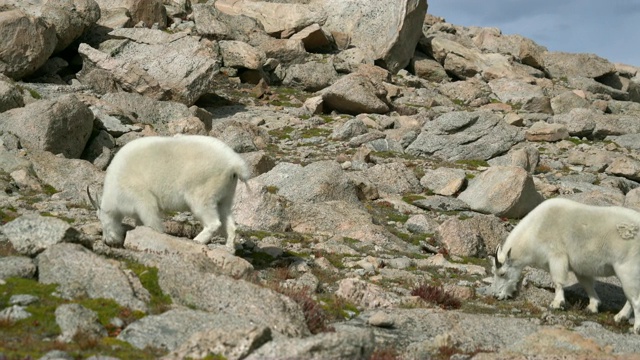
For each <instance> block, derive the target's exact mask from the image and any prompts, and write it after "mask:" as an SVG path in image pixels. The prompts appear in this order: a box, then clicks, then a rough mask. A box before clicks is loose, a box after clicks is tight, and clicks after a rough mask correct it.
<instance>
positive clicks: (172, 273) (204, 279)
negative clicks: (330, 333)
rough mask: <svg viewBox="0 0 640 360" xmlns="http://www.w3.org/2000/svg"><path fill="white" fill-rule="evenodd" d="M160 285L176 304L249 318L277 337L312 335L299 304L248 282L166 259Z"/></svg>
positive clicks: (162, 266) (216, 313)
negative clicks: (268, 329) (265, 327)
mask: <svg viewBox="0 0 640 360" xmlns="http://www.w3.org/2000/svg"><path fill="white" fill-rule="evenodd" d="M158 284H159V285H160V287H161V288H162V291H163V292H165V293H166V294H168V295H169V296H171V298H172V299H173V302H174V303H176V304H180V305H184V306H189V307H191V308H193V309H197V310H203V311H207V312H209V313H211V314H212V316H213V315H220V316H225V317H229V316H235V317H242V318H244V319H249V320H250V321H251V322H252V323H253V324H254V325H258V326H267V327H269V328H270V329H271V331H272V333H273V335H274V337H279V336H287V337H300V336H305V335H309V329H308V328H307V325H306V323H305V320H304V314H303V312H302V310H301V308H300V307H299V306H298V304H297V303H296V302H294V301H293V300H291V299H290V298H289V297H286V296H284V295H281V294H279V293H276V292H275V291H273V290H271V289H268V288H266V287H261V286H258V285H255V284H252V283H250V282H247V281H244V280H236V279H233V278H231V277H228V276H224V275H215V274H212V273H204V272H201V271H200V270H199V269H198V268H197V267H196V266H195V265H194V264H192V263H185V262H184V261H183V260H182V259H180V258H177V259H166V260H165V261H163V263H161V264H160V265H159V266H158Z"/></svg>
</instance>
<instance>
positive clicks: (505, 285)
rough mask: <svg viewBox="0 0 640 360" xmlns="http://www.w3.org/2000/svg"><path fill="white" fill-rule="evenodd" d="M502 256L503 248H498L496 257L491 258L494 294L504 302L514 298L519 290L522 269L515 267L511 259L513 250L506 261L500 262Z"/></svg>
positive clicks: (505, 257) (506, 257)
mask: <svg viewBox="0 0 640 360" xmlns="http://www.w3.org/2000/svg"><path fill="white" fill-rule="evenodd" d="M501 254H502V248H501V246H498V249H497V250H496V255H495V256H492V257H491V262H492V271H493V285H492V290H493V291H492V292H493V294H494V296H495V297H497V298H498V299H499V300H504V299H507V298H510V297H512V296H513V294H514V293H515V292H516V290H517V288H518V283H519V281H520V273H521V269H520V268H518V267H517V266H514V264H513V260H512V259H511V249H509V251H507V253H506V255H504V260H502V261H500V257H501V256H500V255H501Z"/></svg>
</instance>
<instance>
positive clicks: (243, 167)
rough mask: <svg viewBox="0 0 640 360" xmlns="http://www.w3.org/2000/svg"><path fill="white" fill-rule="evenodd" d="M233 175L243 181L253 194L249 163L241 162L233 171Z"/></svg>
mask: <svg viewBox="0 0 640 360" xmlns="http://www.w3.org/2000/svg"><path fill="white" fill-rule="evenodd" d="M233 175H234V176H236V177H237V178H238V180H240V181H242V182H243V183H244V185H245V186H246V187H247V190H248V191H249V192H251V188H250V187H249V178H250V177H251V169H249V166H247V163H245V162H244V161H242V162H239V163H238V164H236V166H235V167H234V169H233Z"/></svg>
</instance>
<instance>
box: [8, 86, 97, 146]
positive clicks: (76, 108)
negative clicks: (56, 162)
mask: <svg viewBox="0 0 640 360" xmlns="http://www.w3.org/2000/svg"><path fill="white" fill-rule="evenodd" d="M93 118H94V117H93V113H92V112H91V110H89V108H88V107H87V106H86V105H85V104H84V103H83V102H82V101H80V100H79V99H78V98H77V97H76V96H75V95H64V96H61V97H60V98H57V99H54V100H42V101H36V102H34V103H31V104H29V105H27V106H25V107H22V108H15V109H12V110H9V111H6V112H4V113H2V114H0V130H2V131H6V132H11V133H13V134H15V135H17V136H18V137H19V138H20V142H21V144H22V145H23V146H24V147H26V148H28V149H31V150H45V151H49V152H52V153H54V154H62V155H64V156H65V157H67V158H78V157H80V155H81V154H82V150H84V147H85V145H86V144H87V141H88V140H89V136H90V135H91V130H92V129H93Z"/></svg>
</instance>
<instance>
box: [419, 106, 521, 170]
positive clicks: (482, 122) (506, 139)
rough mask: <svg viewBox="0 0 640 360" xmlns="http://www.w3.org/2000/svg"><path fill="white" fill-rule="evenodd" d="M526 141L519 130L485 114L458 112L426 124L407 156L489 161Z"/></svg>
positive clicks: (491, 115)
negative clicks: (433, 156)
mask: <svg viewBox="0 0 640 360" xmlns="http://www.w3.org/2000/svg"><path fill="white" fill-rule="evenodd" d="M522 140H524V135H523V133H522V131H521V130H519V129H518V128H516V127H514V126H511V125H508V124H507V123H506V122H505V121H504V120H502V117H500V116H498V115H496V114H493V113H490V112H485V111H476V112H465V111H456V112H450V113H446V114H443V115H441V116H439V117H437V118H436V119H435V120H433V121H429V122H427V123H426V124H425V125H424V127H423V128H422V132H421V133H420V135H418V137H417V138H416V140H415V141H414V142H413V143H411V145H409V147H407V149H406V152H407V153H409V154H411V155H416V156H420V155H422V156H431V155H435V156H438V157H441V158H444V159H446V160H449V161H452V160H464V159H467V160H468V159H481V160H488V159H490V158H492V157H494V156H496V155H500V154H502V153H505V152H507V151H508V150H509V149H510V148H511V147H512V146H513V145H515V144H517V143H519V142H521V141H522Z"/></svg>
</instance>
